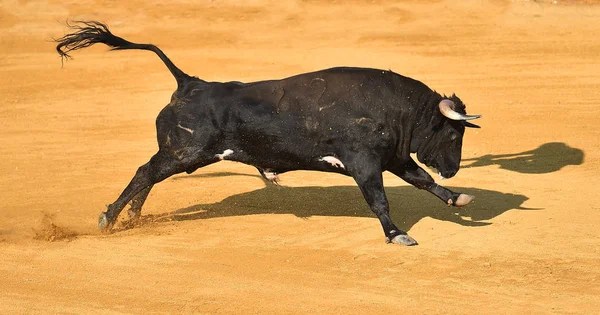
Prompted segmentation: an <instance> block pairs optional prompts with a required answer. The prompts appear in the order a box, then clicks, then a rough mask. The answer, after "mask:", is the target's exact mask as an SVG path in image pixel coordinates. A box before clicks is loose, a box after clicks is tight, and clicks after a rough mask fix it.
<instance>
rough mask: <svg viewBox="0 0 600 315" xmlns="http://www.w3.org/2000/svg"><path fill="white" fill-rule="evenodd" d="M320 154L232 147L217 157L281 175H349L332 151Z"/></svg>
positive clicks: (266, 148)
mask: <svg viewBox="0 0 600 315" xmlns="http://www.w3.org/2000/svg"><path fill="white" fill-rule="evenodd" d="M318 152H320V153H310V152H304V154H299V152H298V151H296V150H269V148H268V146H267V147H263V148H262V149H259V150H257V148H249V149H247V148H244V147H236V146H232V147H231V148H227V149H224V150H223V151H222V152H219V153H216V154H215V156H216V157H217V158H218V159H219V160H226V161H235V162H240V163H244V164H247V165H252V166H254V167H256V168H259V169H261V170H264V171H266V172H272V173H279V174H281V173H284V172H289V171H295V170H308V171H324V172H335V173H341V174H346V175H347V174H348V173H347V170H346V165H345V164H344V162H343V161H342V160H341V158H340V157H338V155H337V154H336V153H335V152H332V151H331V150H318Z"/></svg>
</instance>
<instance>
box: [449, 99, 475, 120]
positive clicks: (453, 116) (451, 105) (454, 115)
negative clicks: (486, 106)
mask: <svg viewBox="0 0 600 315" xmlns="http://www.w3.org/2000/svg"><path fill="white" fill-rule="evenodd" d="M454 106H455V105H454V102H453V101H451V100H442V101H441V102H440V105H439V107H440V112H441V113H442V115H444V116H446V117H448V118H450V119H452V120H471V119H477V118H479V117H481V115H465V114H461V113H459V112H456V111H454Z"/></svg>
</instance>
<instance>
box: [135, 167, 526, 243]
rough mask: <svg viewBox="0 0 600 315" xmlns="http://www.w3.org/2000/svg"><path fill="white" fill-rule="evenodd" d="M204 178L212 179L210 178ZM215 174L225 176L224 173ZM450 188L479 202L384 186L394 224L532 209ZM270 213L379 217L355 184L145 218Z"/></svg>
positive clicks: (508, 198) (492, 194)
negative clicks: (448, 200)
mask: <svg viewBox="0 0 600 315" xmlns="http://www.w3.org/2000/svg"><path fill="white" fill-rule="evenodd" d="M205 175H206V176H210V174H205ZM227 175H233V174H227ZM227 175H225V176H227ZM242 175H243V174H242ZM217 176H224V174H218V175H217ZM451 189H454V190H455V191H461V192H464V193H468V194H472V195H475V196H476V197H477V199H476V200H475V201H474V202H473V203H471V204H470V205H468V206H467V207H464V208H454V207H448V206H446V205H445V204H444V203H443V202H442V201H440V200H439V199H437V198H436V197H434V196H433V195H431V194H429V193H428V192H425V191H420V190H418V189H416V188H414V187H412V186H399V187H386V192H387V195H388V199H389V202H390V208H391V211H390V212H391V216H392V220H394V222H395V223H396V225H397V226H398V227H399V228H401V229H403V230H406V231H408V230H410V228H411V227H412V226H413V225H414V224H415V223H417V222H419V221H420V220H421V219H422V218H425V217H431V218H434V219H438V220H442V221H449V222H454V223H457V224H461V225H464V226H485V225H489V224H491V223H489V222H484V221H485V220H489V219H492V218H494V217H496V216H498V215H500V214H502V213H504V212H506V211H508V210H528V209H525V208H523V207H522V206H521V205H522V204H523V202H525V201H526V200H528V199H529V198H527V197H526V196H523V195H515V194H505V193H501V192H497V191H492V190H484V189H475V188H451ZM271 213H272V214H294V215H296V216H298V217H310V216H350V217H352V216H354V217H373V218H375V215H374V214H373V213H372V212H371V211H370V210H369V207H368V206H367V203H366V202H365V200H364V199H363V197H362V194H361V192H360V190H359V189H358V187H356V186H335V187H274V186H272V185H269V186H267V187H266V188H262V189H258V190H255V191H252V192H248V193H243V194H238V195H234V196H230V197H228V198H225V199H224V200H223V201H220V202H216V203H208V204H198V205H194V206H191V207H187V208H182V209H179V210H176V211H174V212H171V213H167V214H164V215H158V216H150V215H149V216H145V217H146V218H147V219H150V220H152V221H159V222H160V221H182V220H199V219H207V218H215V217H228V216H241V215H250V214H271Z"/></svg>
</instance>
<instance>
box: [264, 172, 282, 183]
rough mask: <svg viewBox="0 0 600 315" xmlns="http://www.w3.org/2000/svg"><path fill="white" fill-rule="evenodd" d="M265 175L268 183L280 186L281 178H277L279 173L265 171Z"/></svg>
mask: <svg viewBox="0 0 600 315" xmlns="http://www.w3.org/2000/svg"><path fill="white" fill-rule="evenodd" d="M263 175H265V178H266V179H267V180H268V181H270V182H271V183H273V184H275V185H279V176H277V173H274V172H269V171H263Z"/></svg>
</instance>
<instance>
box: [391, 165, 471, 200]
mask: <svg viewBox="0 0 600 315" xmlns="http://www.w3.org/2000/svg"><path fill="white" fill-rule="evenodd" d="M388 171H390V172H392V173H393V174H395V175H396V176H398V177H400V178H402V179H403V180H404V181H406V182H407V183H409V184H411V185H413V186H415V187H417V188H419V189H425V190H427V191H429V192H430V193H432V194H433V195H435V196H436V197H438V198H440V199H441V200H442V201H443V202H445V203H446V204H448V205H449V206H455V207H462V206H466V205H468V204H469V203H470V202H471V201H473V199H474V198H475V197H474V196H471V195H467V194H462V193H456V192H453V191H452V190H450V189H448V188H446V187H443V186H440V185H438V184H436V183H435V181H434V180H433V178H432V177H431V176H430V175H429V174H428V173H427V172H426V171H425V170H424V169H422V168H421V167H420V166H419V165H417V163H415V161H413V160H412V159H410V160H409V161H408V162H406V163H396V164H393V165H391V166H390V167H388Z"/></svg>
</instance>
